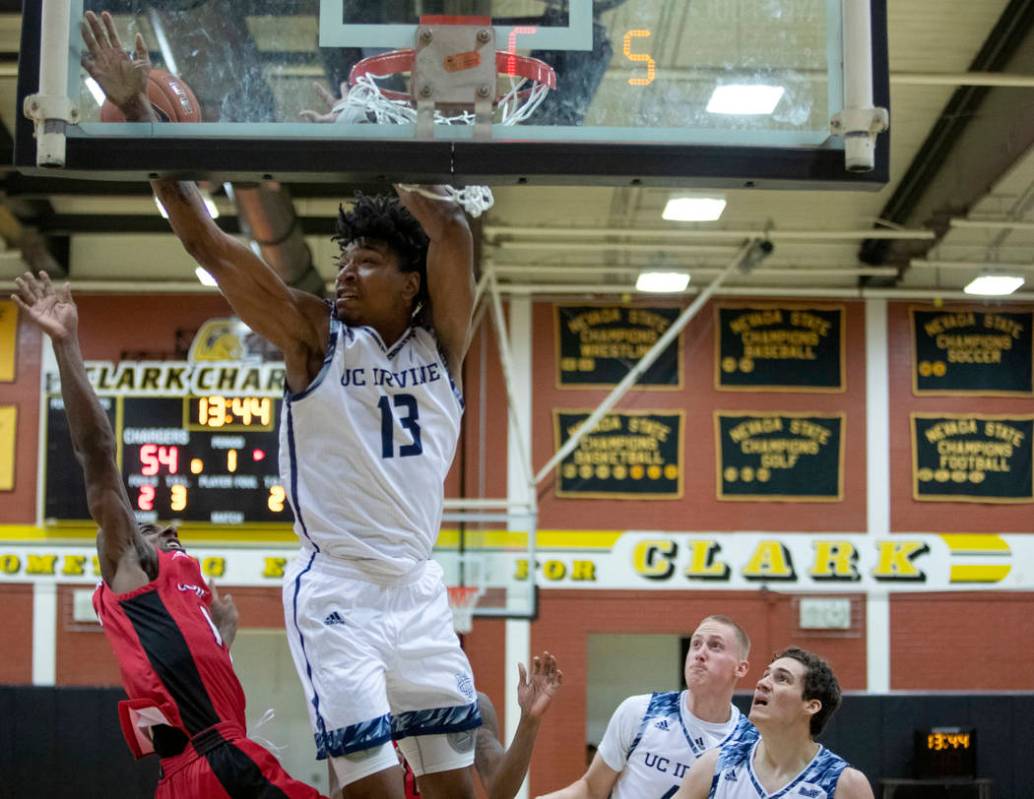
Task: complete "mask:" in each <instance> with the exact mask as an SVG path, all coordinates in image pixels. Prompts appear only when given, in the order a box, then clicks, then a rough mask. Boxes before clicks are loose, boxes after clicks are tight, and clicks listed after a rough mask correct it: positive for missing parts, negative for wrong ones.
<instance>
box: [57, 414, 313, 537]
mask: <svg viewBox="0 0 1034 799" xmlns="http://www.w3.org/2000/svg"><path fill="white" fill-rule="evenodd" d="M100 400H101V404H102V405H103V406H104V408H105V411H106V412H107V414H108V418H109V420H110V421H111V423H112V428H113V429H114V431H115V437H116V440H117V442H118V449H117V457H118V463H119V467H120V469H121V471H122V478H123V480H124V482H125V485H126V490H127V491H128V492H129V499H130V502H131V503H132V505H133V510H134V511H135V513H136V516H137V519H138V520H139V521H155V520H162V521H167V520H173V521H177V522H181V523H182V522H187V523H194V524H220V525H225V524H229V525H235V524H236V525H252V524H256V523H266V524H268V523H276V524H278V525H280V524H282V525H290V524H291V523H292V521H293V515H292V513H291V509H290V505H289V504H288V502H287V498H286V494H285V492H284V487H283V486H282V485H281V482H280V476H279V469H278V458H277V450H278V446H277V433H276V422H277V418H278V414H279V410H280V403H281V400H279V399H276V398H273V397H269V396H250V397H248V396H237V397H229V396H223V395H219V394H209V395H204V396H193V395H187V396H183V395H180V396H167V397H155V396H147V397H133V396H104V395H102V396H101V397H100ZM44 480H45V487H44V492H43V496H44V500H43V505H44V507H43V515H44V517H45V519H46V520H47V523H48V524H60V523H61V522H72V523H82V522H88V520H89V518H90V514H89V510H88V507H87V504H86V491H85V486H84V484H83V478H82V473H81V470H80V467H79V464H78V462H77V461H76V458H75V452H74V451H73V449H72V442H71V438H70V436H69V432H68V422H67V419H66V418H65V412H64V404H63V402H62V399H61V397H60V396H59V395H51V396H48V397H47V412H46V464H45V467H44Z"/></svg>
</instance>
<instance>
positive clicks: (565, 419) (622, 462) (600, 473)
mask: <svg viewBox="0 0 1034 799" xmlns="http://www.w3.org/2000/svg"><path fill="white" fill-rule="evenodd" d="M590 413H591V411H568V410H556V411H554V412H553V422H554V432H555V440H556V447H557V449H559V448H560V447H561V446H563V444H564V442H565V441H567V439H569V438H570V437H571V436H573V435H574V434H575V432H576V431H577V430H578V428H579V427H581V425H582V424H583V423H584V422H585V420H586V419H588V418H589V415H590ZM682 437H683V414H682V412H681V411H679V412H671V411H635V412H628V413H611V414H608V415H606V416H604V417H603V419H602V420H600V423H599V425H597V427H596V429H595V430H593V431H592V432H591V433H589V434H588V435H586V436H585V438H583V439H582V440H581V442H580V443H579V444H578V448H577V449H575V451H574V452H572V453H571V454H570V455H569V456H567V457H566V458H564V460H563V462H562V463H561V464H560V466H559V467H558V472H559V480H558V482H557V490H556V494H557V496H558V497H568V498H575V499H586V498H599V499H678V498H679V497H681V496H682V485H683V483H682V474H683V461H682V459H683V452H684V447H683V446H682Z"/></svg>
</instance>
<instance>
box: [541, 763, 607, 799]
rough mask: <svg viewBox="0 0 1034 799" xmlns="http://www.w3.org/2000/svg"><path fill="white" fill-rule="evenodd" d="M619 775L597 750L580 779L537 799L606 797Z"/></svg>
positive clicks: (604, 798) (603, 798)
mask: <svg viewBox="0 0 1034 799" xmlns="http://www.w3.org/2000/svg"><path fill="white" fill-rule="evenodd" d="M619 776H621V775H620V773H619V772H617V771H614V769H612V768H611V767H610V766H608V765H607V763H606V761H604V759H603V758H602V757H601V756H600V754H599V752H597V753H596V756H595V757H593V759H592V763H590V764H589V769H588V771H586V772H585V774H584V775H583V776H582V778H581V779H580V780H578V781H577V782H573V783H571V784H570V785H568V786H567V787H566V788H561V789H560V790H559V791H555V792H554V793H550V794H545V795H544V796H542V797H540V798H539V799H607V797H608V796H610V793H611V791H612V790H614V783H616V782H617V781H618V777H619Z"/></svg>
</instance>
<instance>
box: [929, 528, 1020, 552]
mask: <svg viewBox="0 0 1034 799" xmlns="http://www.w3.org/2000/svg"><path fill="white" fill-rule="evenodd" d="M941 538H942V539H944V543H945V544H947V545H948V549H950V550H951V554H953V555H975V554H978V553H981V552H987V553H994V554H998V555H1008V554H1009V552H1010V550H1009V544H1008V543H1006V541H1005V539H1004V538H1002V537H1001V536H1000V535H995V534H987V533H985V534H980V533H960V534H955V533H951V534H949V533H945V534H943V535H941Z"/></svg>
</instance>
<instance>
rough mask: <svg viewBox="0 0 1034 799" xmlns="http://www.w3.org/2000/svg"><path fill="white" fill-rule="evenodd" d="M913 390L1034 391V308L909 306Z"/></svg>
mask: <svg viewBox="0 0 1034 799" xmlns="http://www.w3.org/2000/svg"><path fill="white" fill-rule="evenodd" d="M909 314H910V316H911V320H912V341H913V343H914V346H913V348H912V393H913V394H916V395H924V394H931V395H948V396H952V395H966V394H979V395H986V396H1025V397H1030V396H1034V386H1032V383H1031V374H1032V364H1034V350H1032V347H1031V328H1032V326H1034V325H1032V321H1034V313H1032V312H1031V311H985V310H970V309H952V310H937V309H933V308H920V307H912V308H909Z"/></svg>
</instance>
